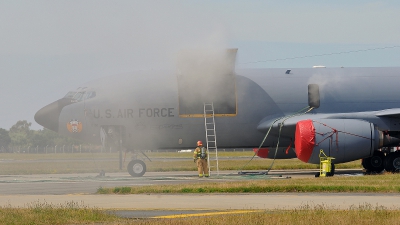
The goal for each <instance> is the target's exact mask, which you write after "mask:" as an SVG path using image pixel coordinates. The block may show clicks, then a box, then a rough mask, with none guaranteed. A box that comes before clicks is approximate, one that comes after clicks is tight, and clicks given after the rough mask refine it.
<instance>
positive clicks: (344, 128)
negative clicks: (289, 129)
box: [295, 119, 399, 164]
mask: <svg viewBox="0 0 400 225" xmlns="http://www.w3.org/2000/svg"><path fill="white" fill-rule="evenodd" d="M396 143H399V139H397V138H392V137H391V138H390V137H388V136H385V135H384V133H383V132H382V131H380V130H378V129H376V128H375V126H374V124H372V123H370V122H367V121H363V120H356V119H319V120H318V121H315V120H302V121H299V122H297V124H296V132H295V149H296V155H297V158H299V159H300V160H301V161H303V162H307V163H314V164H318V163H319V162H320V158H319V154H320V150H321V149H322V150H323V151H324V153H325V154H326V155H328V156H330V157H334V158H335V159H334V160H333V163H335V164H336V163H342V162H349V161H352V160H357V159H362V158H367V157H370V156H372V155H373V154H374V151H375V150H377V149H379V148H381V147H384V146H390V145H393V144H396Z"/></svg>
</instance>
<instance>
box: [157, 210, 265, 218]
mask: <svg viewBox="0 0 400 225" xmlns="http://www.w3.org/2000/svg"><path fill="white" fill-rule="evenodd" d="M261 211H262V210H236V211H224V212H209V213H193V214H179V215H178V214H176V215H168V216H155V217H151V218H158V219H173V218H185V217H194V216H216V215H226V214H241V213H254V212H261Z"/></svg>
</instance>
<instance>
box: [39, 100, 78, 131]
mask: <svg viewBox="0 0 400 225" xmlns="http://www.w3.org/2000/svg"><path fill="white" fill-rule="evenodd" d="M69 104H71V101H66V100H65V99H60V100H57V101H55V102H53V103H51V104H49V105H46V106H45V107H43V108H41V109H40V110H39V111H37V113H36V114H35V121H36V122H37V123H38V124H40V125H42V126H43V127H45V128H47V129H50V130H52V131H55V132H58V119H59V117H60V113H61V110H62V108H64V106H66V105H69Z"/></svg>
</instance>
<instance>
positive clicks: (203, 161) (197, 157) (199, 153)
mask: <svg viewBox="0 0 400 225" xmlns="http://www.w3.org/2000/svg"><path fill="white" fill-rule="evenodd" d="M207 156H208V154H207V148H205V147H203V142H201V141H198V142H197V148H196V149H195V150H194V153H193V161H194V162H195V163H197V170H198V171H199V177H200V178H202V177H203V174H204V176H205V177H209V176H210V175H209V174H208V166H207Z"/></svg>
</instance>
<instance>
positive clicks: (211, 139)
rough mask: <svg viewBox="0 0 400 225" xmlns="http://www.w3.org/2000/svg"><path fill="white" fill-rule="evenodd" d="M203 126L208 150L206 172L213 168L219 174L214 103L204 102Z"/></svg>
mask: <svg viewBox="0 0 400 225" xmlns="http://www.w3.org/2000/svg"><path fill="white" fill-rule="evenodd" d="M204 127H205V130H206V142H207V150H208V158H207V160H208V173H209V174H210V175H211V168H215V169H216V171H217V175H219V167H218V149H217V136H216V133H215V119H214V104H213V103H204Z"/></svg>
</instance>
